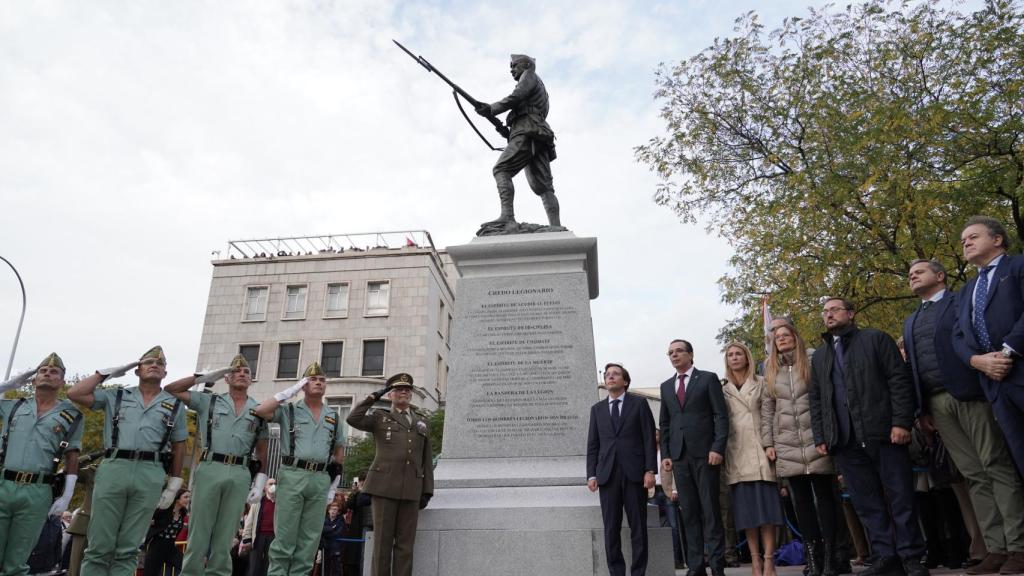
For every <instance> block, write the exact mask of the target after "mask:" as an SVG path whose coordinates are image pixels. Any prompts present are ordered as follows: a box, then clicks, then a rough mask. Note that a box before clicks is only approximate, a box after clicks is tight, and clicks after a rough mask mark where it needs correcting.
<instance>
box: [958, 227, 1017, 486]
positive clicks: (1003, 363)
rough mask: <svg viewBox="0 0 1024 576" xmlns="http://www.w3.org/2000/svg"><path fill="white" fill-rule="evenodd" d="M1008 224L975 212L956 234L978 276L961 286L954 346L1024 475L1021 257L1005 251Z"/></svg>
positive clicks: (1006, 247) (966, 258)
mask: <svg viewBox="0 0 1024 576" xmlns="http://www.w3.org/2000/svg"><path fill="white" fill-rule="evenodd" d="M1009 239H1010V237H1009V236H1008V235H1007V234H1006V228H1004V227H1003V225H1002V224H1000V223H999V221H998V220H996V219H994V218H988V217H985V216H974V217H972V218H970V219H969V220H968V221H967V225H966V226H965V227H964V231H963V232H962V233H961V234H960V243H961V245H962V246H963V250H964V259H965V260H967V261H968V262H970V263H971V264H974V265H975V266H977V267H978V275H977V276H975V277H974V278H973V279H971V281H970V282H968V283H967V285H966V286H964V288H963V291H962V292H961V294H963V296H962V297H961V298H960V306H959V322H957V325H956V328H955V329H954V331H953V347H954V349H955V350H956V353H957V355H958V356H960V358H961V359H962V360H963V361H964V362H966V363H968V364H969V365H970V366H971V367H972V368H974V369H976V370H977V371H978V372H979V373H980V374H979V380H980V382H981V387H982V389H983V390H984V391H985V396H986V397H987V398H988V400H989V402H991V403H992V411H993V412H994V413H995V416H996V420H997V421H998V422H999V426H1000V427H1002V429H1003V434H1004V435H1005V436H1006V442H1007V444H1008V445H1009V446H1010V453H1011V454H1013V458H1014V460H1015V461H1016V463H1017V470H1018V471H1019V472H1020V473H1021V474H1022V475H1024V368H1022V367H1021V362H1020V359H1021V354H1022V353H1024V258H1021V257H1020V256H1010V255H1008V254H1007V253H1006V251H1007V249H1009V247H1010V242H1009Z"/></svg>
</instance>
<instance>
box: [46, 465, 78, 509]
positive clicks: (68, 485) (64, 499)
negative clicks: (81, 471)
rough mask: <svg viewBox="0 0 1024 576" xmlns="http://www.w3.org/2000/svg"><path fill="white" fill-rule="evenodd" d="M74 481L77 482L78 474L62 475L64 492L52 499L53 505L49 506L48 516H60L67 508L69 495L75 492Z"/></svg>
mask: <svg viewBox="0 0 1024 576" xmlns="http://www.w3.org/2000/svg"><path fill="white" fill-rule="evenodd" d="M75 482H78V474H68V475H67V476H65V477H64V493H63V494H61V495H60V498H57V499H56V500H54V501H53V506H50V516H60V515H61V514H63V513H64V511H65V510H67V509H68V504H70V503H71V497H72V496H74V494H75Z"/></svg>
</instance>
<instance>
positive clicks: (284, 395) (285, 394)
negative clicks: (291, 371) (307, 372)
mask: <svg viewBox="0 0 1024 576" xmlns="http://www.w3.org/2000/svg"><path fill="white" fill-rule="evenodd" d="M306 382H309V378H303V379H302V380H299V381H298V382H296V383H295V384H294V385H292V386H291V387H289V388H285V389H284V390H282V391H280V392H278V393H277V394H274V400H277V401H278V402H284V401H285V400H289V399H291V397H292V396H295V395H296V394H298V393H299V390H302V387H303V386H305V385H306Z"/></svg>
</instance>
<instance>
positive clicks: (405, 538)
mask: <svg viewBox="0 0 1024 576" xmlns="http://www.w3.org/2000/svg"><path fill="white" fill-rule="evenodd" d="M387 383H388V385H389V386H394V387H399V386H407V387H409V388H411V387H412V376H410V375H408V374H396V375H395V376H392V377H391V378H389V379H388V382H387ZM374 402H375V398H367V399H366V400H364V401H363V402H361V403H360V404H359V405H358V406H356V407H355V409H353V410H352V413H351V414H349V416H348V423H349V425H350V426H352V427H353V428H358V429H359V430H363V431H365V432H370V433H371V434H373V441H374V446H375V447H376V455H375V456H374V458H373V464H371V465H370V470H369V471H368V472H367V474H366V481H365V482H363V488H362V490H363V492H365V493H367V494H370V495H372V496H373V532H374V536H373V574H374V575H387V576H391V575H392V574H394V575H396V576H409V575H411V574H412V551H413V543H414V542H415V539H416V524H417V520H418V519H419V509H420V507H421V501H422V506H425V505H426V501H425V500H426V499H429V498H430V496H431V495H432V494H433V493H434V469H433V456H432V454H431V450H430V439H429V438H428V436H427V422H426V420H424V419H423V418H421V417H420V416H419V415H417V414H416V413H415V412H413V411H412V410H411V409H409V410H407V414H402V413H400V412H399V411H398V410H397V409H394V408H392V409H391V410H390V411H385V410H377V411H376V412H374V413H373V414H367V411H368V410H369V409H370V407H372V406H373V403H374Z"/></svg>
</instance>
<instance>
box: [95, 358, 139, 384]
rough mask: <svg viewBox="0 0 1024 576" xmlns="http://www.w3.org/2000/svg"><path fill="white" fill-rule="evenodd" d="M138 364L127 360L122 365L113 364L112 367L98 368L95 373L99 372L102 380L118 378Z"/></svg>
mask: <svg viewBox="0 0 1024 576" xmlns="http://www.w3.org/2000/svg"><path fill="white" fill-rule="evenodd" d="M138 365H139V363H138V362H129V363H128V364H125V365H124V366H115V367H114V368H100V369H99V370H97V371H96V373H97V374H99V375H100V376H103V379H104V380H109V379H111V378H120V377H121V376H124V375H125V374H127V373H128V371H129V370H131V369H132V368H135V367H136V366H138Z"/></svg>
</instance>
